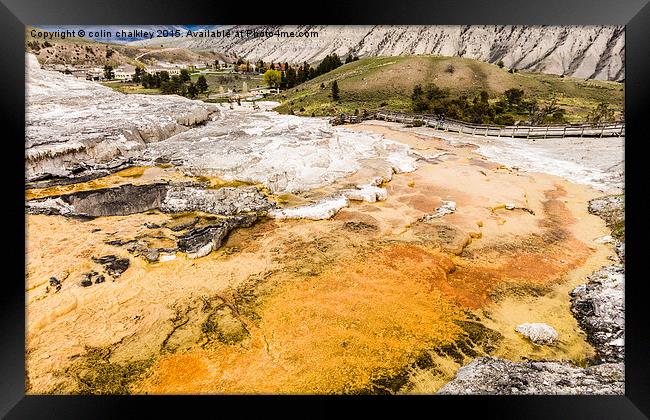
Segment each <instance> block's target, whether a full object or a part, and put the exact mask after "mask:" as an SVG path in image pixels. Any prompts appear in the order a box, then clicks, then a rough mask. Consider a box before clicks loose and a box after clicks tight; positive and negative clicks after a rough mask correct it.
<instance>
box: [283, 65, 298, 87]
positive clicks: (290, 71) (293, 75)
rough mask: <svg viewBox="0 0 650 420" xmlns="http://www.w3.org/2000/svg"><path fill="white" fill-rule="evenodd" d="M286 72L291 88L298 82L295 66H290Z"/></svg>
mask: <svg viewBox="0 0 650 420" xmlns="http://www.w3.org/2000/svg"><path fill="white" fill-rule="evenodd" d="M285 73H286V77H287V87H288V88H289V89H291V88H292V87H294V86H296V85H297V84H298V83H297V82H298V81H297V75H296V70H295V69H294V68H293V67H289V68H288V70H287V71H286V72H285Z"/></svg>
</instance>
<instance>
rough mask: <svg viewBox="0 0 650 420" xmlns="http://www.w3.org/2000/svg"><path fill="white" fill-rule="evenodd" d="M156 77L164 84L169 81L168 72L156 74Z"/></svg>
mask: <svg viewBox="0 0 650 420" xmlns="http://www.w3.org/2000/svg"><path fill="white" fill-rule="evenodd" d="M156 76H158V79H160V81H161V82H166V81H168V80H169V72H166V71H161V72H160V73H156ZM174 77H179V76H174Z"/></svg>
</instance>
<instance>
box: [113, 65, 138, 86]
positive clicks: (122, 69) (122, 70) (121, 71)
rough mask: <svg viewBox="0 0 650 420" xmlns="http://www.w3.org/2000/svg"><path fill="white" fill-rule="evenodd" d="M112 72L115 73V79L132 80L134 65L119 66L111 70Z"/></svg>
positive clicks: (121, 80)
mask: <svg viewBox="0 0 650 420" xmlns="http://www.w3.org/2000/svg"><path fill="white" fill-rule="evenodd" d="M113 74H114V75H115V80H119V81H120V82H129V81H131V80H133V75H134V74H135V67H134V66H131V65H124V66H119V67H118V68H116V69H115V70H113Z"/></svg>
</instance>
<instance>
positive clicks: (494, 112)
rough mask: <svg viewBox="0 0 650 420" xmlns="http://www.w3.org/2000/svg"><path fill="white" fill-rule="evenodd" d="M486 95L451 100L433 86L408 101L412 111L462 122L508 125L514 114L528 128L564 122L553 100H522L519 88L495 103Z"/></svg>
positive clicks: (419, 88)
mask: <svg viewBox="0 0 650 420" xmlns="http://www.w3.org/2000/svg"><path fill="white" fill-rule="evenodd" d="M488 99H489V95H488V93H487V92H486V91H481V92H480V93H479V94H478V95H477V96H476V97H474V98H472V99H470V98H468V97H467V96H460V97H458V98H450V97H449V92H448V91H447V90H444V89H440V88H439V87H438V86H436V85H435V84H429V85H427V86H426V87H424V88H423V87H422V86H421V85H416V86H415V87H414V88H413V94H412V95H411V102H412V107H413V111H415V112H422V113H434V114H439V115H442V116H445V117H447V118H453V119H457V120H461V121H467V122H471V123H477V124H500V125H511V124H514V123H515V119H514V117H513V115H521V116H524V117H526V118H527V120H528V123H529V124H531V125H540V124H558V123H564V122H566V116H565V114H566V111H565V110H564V109H562V108H560V107H559V106H558V105H557V101H556V100H554V99H553V100H551V101H549V102H547V103H545V104H541V105H540V104H539V103H538V102H537V101H536V100H535V99H525V98H524V91H523V90H521V89H516V88H513V89H508V90H506V91H505V92H504V93H503V95H502V96H501V97H500V98H499V99H498V100H497V101H496V102H494V103H490V102H489V101H488Z"/></svg>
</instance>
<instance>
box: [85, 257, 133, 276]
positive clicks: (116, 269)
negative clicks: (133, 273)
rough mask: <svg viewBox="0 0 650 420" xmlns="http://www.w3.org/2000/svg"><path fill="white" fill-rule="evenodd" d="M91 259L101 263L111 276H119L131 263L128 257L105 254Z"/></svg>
mask: <svg viewBox="0 0 650 420" xmlns="http://www.w3.org/2000/svg"><path fill="white" fill-rule="evenodd" d="M93 261H95V262H96V263H99V264H101V265H103V266H104V269H105V270H106V272H107V273H108V274H109V275H111V276H112V277H113V278H117V277H119V276H121V275H122V273H124V272H125V271H126V270H127V269H128V268H129V266H130V265H131V263H130V261H129V259H128V258H120V257H118V256H116V255H105V256H103V257H99V258H95V257H93Z"/></svg>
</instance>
